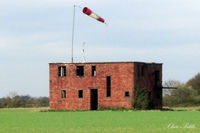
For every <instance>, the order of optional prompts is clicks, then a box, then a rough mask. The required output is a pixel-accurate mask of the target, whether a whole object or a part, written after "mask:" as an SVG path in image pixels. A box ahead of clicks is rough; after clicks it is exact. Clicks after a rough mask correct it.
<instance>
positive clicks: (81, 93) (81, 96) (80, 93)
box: [78, 90, 83, 98]
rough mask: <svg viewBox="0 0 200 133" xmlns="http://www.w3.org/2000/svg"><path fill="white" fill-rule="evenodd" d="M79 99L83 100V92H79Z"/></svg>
mask: <svg viewBox="0 0 200 133" xmlns="http://www.w3.org/2000/svg"><path fill="white" fill-rule="evenodd" d="M78 98H83V90H79V91H78Z"/></svg>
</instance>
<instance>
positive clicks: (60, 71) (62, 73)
mask: <svg viewBox="0 0 200 133" xmlns="http://www.w3.org/2000/svg"><path fill="white" fill-rule="evenodd" d="M65 76H66V66H59V67H58V77H65Z"/></svg>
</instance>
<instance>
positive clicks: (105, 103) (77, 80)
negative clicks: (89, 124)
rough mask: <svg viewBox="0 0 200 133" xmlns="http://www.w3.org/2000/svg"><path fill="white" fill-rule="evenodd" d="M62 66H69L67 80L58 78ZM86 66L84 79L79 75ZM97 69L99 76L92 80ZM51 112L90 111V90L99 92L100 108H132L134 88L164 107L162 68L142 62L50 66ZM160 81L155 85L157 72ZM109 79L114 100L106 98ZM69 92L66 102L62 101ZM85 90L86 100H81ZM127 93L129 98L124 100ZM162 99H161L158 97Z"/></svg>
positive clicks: (126, 97)
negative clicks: (147, 94)
mask: <svg viewBox="0 0 200 133" xmlns="http://www.w3.org/2000/svg"><path fill="white" fill-rule="evenodd" d="M59 66H66V76H63V77H59V75H58V72H59V68H58V67H59ZM77 66H84V76H83V77H79V76H77V74H76V71H77ZM92 66H96V76H94V77H93V76H92ZM49 71H50V108H51V109H55V110H90V109H91V89H97V90H98V107H115V108H132V101H133V99H134V87H135V86H136V85H137V86H140V87H145V88H146V89H148V91H149V93H150V95H151V98H152V99H153V100H154V101H155V102H156V103H157V108H161V107H162V88H160V87H162V86H161V85H162V64H155V63H139V62H105V63H50V64H49ZM155 71H159V72H157V75H159V76H158V78H159V80H158V81H155V78H157V77H155V75H156V72H155ZM107 76H110V77H111V96H110V97H107ZM61 90H66V98H61ZM79 90H83V98H79V93H78V91H79ZM125 92H128V93H129V96H125ZM158 95H160V96H161V97H159V96H158Z"/></svg>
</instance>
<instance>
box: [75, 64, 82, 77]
mask: <svg viewBox="0 0 200 133" xmlns="http://www.w3.org/2000/svg"><path fill="white" fill-rule="evenodd" d="M76 76H79V77H83V76H84V66H77V67H76Z"/></svg>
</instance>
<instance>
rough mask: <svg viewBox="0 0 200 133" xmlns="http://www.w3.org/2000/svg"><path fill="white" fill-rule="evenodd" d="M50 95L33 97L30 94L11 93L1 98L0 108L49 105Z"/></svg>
mask: <svg viewBox="0 0 200 133" xmlns="http://www.w3.org/2000/svg"><path fill="white" fill-rule="evenodd" d="M48 106H49V98H48V97H31V96H29V95H18V94H16V93H11V94H10V95H9V96H7V97H4V98H0V108H18V107H48Z"/></svg>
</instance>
